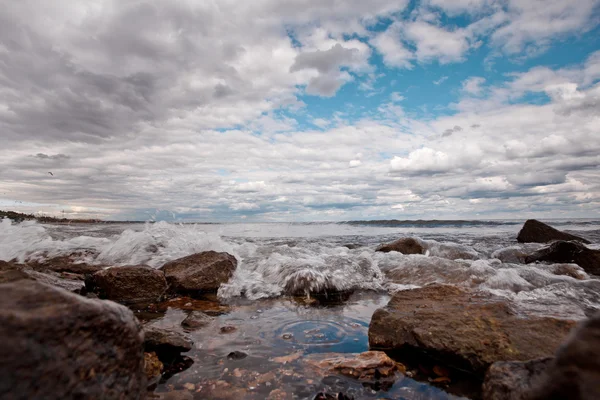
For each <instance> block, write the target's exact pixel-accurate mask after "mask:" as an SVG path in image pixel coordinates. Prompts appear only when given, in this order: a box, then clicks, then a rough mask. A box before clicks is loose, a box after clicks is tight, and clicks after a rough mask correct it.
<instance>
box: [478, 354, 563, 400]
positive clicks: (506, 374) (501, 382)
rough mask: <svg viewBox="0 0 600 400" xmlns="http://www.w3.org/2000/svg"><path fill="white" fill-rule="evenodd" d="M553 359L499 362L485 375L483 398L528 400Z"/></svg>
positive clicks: (487, 399) (486, 399)
mask: <svg viewBox="0 0 600 400" xmlns="http://www.w3.org/2000/svg"><path fill="white" fill-rule="evenodd" d="M551 361H552V358H550V357H548V358H541V359H537V360H530V361H525V362H520V361H498V362H495V363H493V364H492V365H491V366H490V368H489V369H488V371H487V372H486V375H485V381H484V383H483V398H484V399H485V400H527V396H528V393H529V391H530V390H531V385H532V383H533V382H535V381H537V380H539V379H540V376H542V374H543V373H544V372H545V371H546V368H547V367H548V365H549V364H550V362H551Z"/></svg>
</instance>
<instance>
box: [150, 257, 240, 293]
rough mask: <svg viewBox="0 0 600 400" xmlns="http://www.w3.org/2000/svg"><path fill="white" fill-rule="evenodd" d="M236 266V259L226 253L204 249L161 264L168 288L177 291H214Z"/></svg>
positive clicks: (224, 281)
mask: <svg viewBox="0 0 600 400" xmlns="http://www.w3.org/2000/svg"><path fill="white" fill-rule="evenodd" d="M236 267H237V260H236V258H235V257H234V256H232V255H231V254H228V253H224V252H223V253H217V252H216V251H205V252H202V253H197V254H192V255H189V256H187V257H183V258H178V259H177V260H173V261H170V262H168V263H166V264H165V265H163V266H162V267H161V268H160V269H161V270H162V271H163V272H164V273H165V277H166V278H167V282H168V283H169V288H170V290H172V291H174V292H178V293H190V292H216V291H217V290H218V289H219V286H221V284H222V283H226V282H227V281H228V280H229V278H231V276H232V275H233V271H235V269H236Z"/></svg>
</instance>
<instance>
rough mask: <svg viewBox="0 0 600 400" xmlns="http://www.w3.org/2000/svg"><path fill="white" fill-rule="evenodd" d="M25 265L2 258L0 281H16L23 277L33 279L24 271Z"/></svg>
mask: <svg viewBox="0 0 600 400" xmlns="http://www.w3.org/2000/svg"><path fill="white" fill-rule="evenodd" d="M24 267H25V266H24V265H22V264H17V263H13V262H9V261H2V260H0V283H8V282H14V281H19V280H21V279H31V280H33V278H31V277H30V276H29V275H28V274H27V273H26V272H24V271H23V268H24Z"/></svg>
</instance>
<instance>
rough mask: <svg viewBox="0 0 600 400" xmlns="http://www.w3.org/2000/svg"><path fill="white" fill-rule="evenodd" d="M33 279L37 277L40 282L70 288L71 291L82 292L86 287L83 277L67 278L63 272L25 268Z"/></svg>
mask: <svg viewBox="0 0 600 400" xmlns="http://www.w3.org/2000/svg"><path fill="white" fill-rule="evenodd" d="M24 272H26V273H27V275H29V277H30V278H31V279H35V280H36V281H38V282H41V283H45V284H47V285H52V286H55V287H58V288H61V289H65V290H68V291H69V292H74V293H81V291H82V289H83V288H84V283H83V281H82V280H81V279H68V278H67V279H65V278H64V277H63V276H61V274H58V273H56V272H52V271H48V272H46V273H45V272H38V271H33V270H30V269H26V270H24Z"/></svg>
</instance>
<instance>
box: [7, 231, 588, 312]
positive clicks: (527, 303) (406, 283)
mask: <svg viewBox="0 0 600 400" xmlns="http://www.w3.org/2000/svg"><path fill="white" fill-rule="evenodd" d="M563 226H564V227H565V229H571V230H576V231H577V232H578V233H579V234H580V235H587V237H588V238H591V239H592V240H593V239H594V238H595V236H594V235H596V234H597V232H598V231H599V229H598V228H599V227H600V224H598V223H597V222H596V221H584V222H581V223H572V224H571V225H569V224H567V223H563ZM518 228H519V226H518V225H516V224H508V223H507V224H498V223H496V222H495V223H493V224H490V225H485V224H479V225H475V226H471V225H468V226H458V227H456V226H450V227H449V226H447V225H442V226H425V225H424V224H421V225H419V226H418V227H409V228H402V229H399V228H397V227H394V226H392V227H389V226H370V225H369V226H361V225H356V224H332V223H329V224H170V223H166V222H158V223H154V224H90V225H40V224H37V223H35V222H30V221H28V222H22V223H13V222H11V221H10V220H8V219H5V220H3V221H1V222H0V260H13V259H16V260H18V261H19V262H26V261H30V260H41V259H44V258H50V257H56V256H62V255H70V254H73V253H74V252H76V251H81V250H85V252H81V253H80V254H79V253H78V254H79V255H78V257H79V260H78V261H82V262H88V263H93V264H100V265H109V266H121V265H132V264H147V265H150V266H152V267H156V268H157V267H160V266H161V265H163V264H164V263H165V262H167V261H171V260H173V259H176V258H179V257H183V256H186V255H189V254H193V253H197V252H201V251H206V250H215V251H225V252H228V253H230V254H233V255H234V256H235V257H236V258H237V260H238V267H237V270H236V272H235V273H234V275H233V277H232V278H231V279H230V281H229V282H228V283H227V284H224V285H222V286H221V288H220V289H219V296H220V297H221V298H223V299H231V298H236V297H245V298H248V299H253V300H254V299H260V298H269V297H277V296H281V295H285V294H289V295H312V294H318V293H323V292H326V293H328V292H347V291H356V290H371V291H381V292H384V291H387V292H389V293H392V292H395V291H398V290H406V289H410V288H414V287H420V286H423V285H426V284H429V283H435V282H437V283H447V284H452V285H457V286H462V287H469V288H475V289H481V290H486V291H489V292H492V293H494V294H496V295H499V296H503V297H506V298H509V299H511V300H513V301H514V302H515V303H516V304H517V305H519V307H521V308H522V309H523V310H527V311H528V312H536V313H540V314H543V315H553V316H558V317H564V318H583V317H584V316H585V315H589V314H590V313H592V312H593V311H595V310H598V309H600V295H599V294H598V293H600V280H598V279H597V278H595V277H590V276H589V275H588V274H587V273H585V271H583V270H582V269H581V268H580V267H578V266H577V265H574V264H530V265H525V264H523V263H522V262H523V259H524V256H525V255H526V254H529V253H531V252H532V251H535V250H537V249H539V248H540V247H542V246H543V245H540V244H518V243H516V241H515V240H514V238H515V237H516V232H517V231H518ZM405 236H412V237H415V238H416V239H417V240H418V241H419V243H420V244H421V245H422V246H423V248H424V249H425V250H426V254H425V255H403V254H400V253H395V252H391V253H378V252H375V248H376V246H377V245H378V244H381V243H385V242H389V241H392V240H395V239H398V238H399V237H405ZM591 247H597V245H592V246H591Z"/></svg>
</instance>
